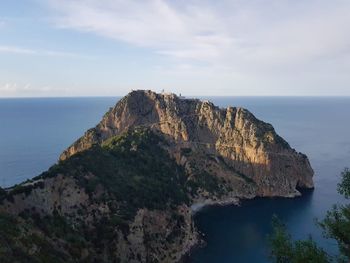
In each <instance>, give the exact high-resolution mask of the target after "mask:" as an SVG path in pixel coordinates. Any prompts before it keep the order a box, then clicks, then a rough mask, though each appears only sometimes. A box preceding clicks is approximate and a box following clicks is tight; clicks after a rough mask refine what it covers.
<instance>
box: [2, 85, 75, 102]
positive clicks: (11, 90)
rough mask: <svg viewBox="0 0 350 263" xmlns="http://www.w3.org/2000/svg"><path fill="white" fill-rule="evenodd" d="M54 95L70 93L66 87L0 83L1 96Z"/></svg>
mask: <svg viewBox="0 0 350 263" xmlns="http://www.w3.org/2000/svg"><path fill="white" fill-rule="evenodd" d="M19 94H20V96H21V97H52V96H62V95H64V94H69V91H68V90H66V89H62V88H60V89H57V88H54V87H50V86H34V85H31V84H29V83H27V84H23V83H16V82H8V83H4V84H3V85H0V98H1V97H3V98H6V97H17V96H18V95H19Z"/></svg>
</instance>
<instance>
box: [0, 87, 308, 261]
mask: <svg viewBox="0 0 350 263" xmlns="http://www.w3.org/2000/svg"><path fill="white" fill-rule="evenodd" d="M312 176H313V171H312V169H311V167H310V164H309V161H308V159H307V157H306V156H305V155H303V154H301V153H297V152H296V151H295V150H294V149H292V148H291V147H290V146H289V144H288V143H287V142H285V141H284V140H283V139H282V138H281V137H280V136H278V135H277V134H276V133H275V131H274V129H273V127H272V126H271V125H270V124H267V123H264V122H262V121H260V120H258V119H256V118H255V117H254V116H253V115H252V114H251V113H250V112H249V111H247V110H245V109H242V108H233V107H229V108H227V109H220V108H218V107H216V106H214V105H213V104H212V103H210V102H202V101H200V100H196V99H182V98H179V97H177V96H175V95H173V94H170V95H166V94H156V93H154V92H151V91H134V92H131V93H130V94H128V95H127V96H126V97H124V98H123V99H122V100H120V101H119V102H118V103H117V104H116V106H115V107H114V108H111V109H110V110H109V111H108V112H107V113H106V114H105V115H104V117H103V119H102V121H101V122H100V123H99V124H98V125H97V126H96V127H95V128H93V129H90V130H89V131H87V132H86V133H85V135H84V136H83V137H81V138H80V139H79V140H78V141H77V142H75V143H74V144H73V145H72V146H70V147H69V148H68V149H67V150H66V151H65V152H64V153H63V154H62V155H61V157H60V161H59V162H58V164H56V165H54V166H53V167H51V168H50V169H49V170H48V171H47V172H45V173H43V174H42V175H40V176H38V177H36V178H34V179H33V180H30V181H28V182H25V183H22V184H20V185H17V186H15V187H13V188H10V189H6V190H3V189H0V261H1V262H77V261H79V262H178V261H179V260H180V259H181V258H182V257H183V256H184V255H185V254H186V253H187V252H188V251H189V250H190V249H191V247H193V246H194V245H195V244H197V243H198V235H197V232H196V229H195V227H194V226H193V221H192V213H193V212H192V209H195V208H196V207H198V206H200V205H203V204H214V203H217V204H220V203H236V202H237V201H238V200H239V199H241V198H253V197H256V196H288V197H289V196H295V195H298V194H299V192H298V191H297V187H300V188H311V187H313V182H312ZM191 208H192V209H191Z"/></svg>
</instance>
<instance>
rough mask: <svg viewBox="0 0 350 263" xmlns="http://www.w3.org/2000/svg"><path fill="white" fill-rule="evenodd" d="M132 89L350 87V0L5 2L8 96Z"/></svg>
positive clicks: (338, 92)
mask: <svg viewBox="0 0 350 263" xmlns="http://www.w3.org/2000/svg"><path fill="white" fill-rule="evenodd" d="M132 89H152V90H154V91H161V90H163V89H164V90H165V91H168V92H174V93H181V94H183V95H191V96H192V95H201V96H213V95H216V96H350V1H349V0H332V1H330V0H217V1H213V0H16V1H13V0H1V1H0V97H57V96H59V97H65V96H122V95H125V94H126V93H128V92H129V91H130V90H132Z"/></svg>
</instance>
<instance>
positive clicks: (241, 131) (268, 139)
mask: <svg viewBox="0 0 350 263" xmlns="http://www.w3.org/2000/svg"><path fill="white" fill-rule="evenodd" d="M140 126H141V127H148V128H150V129H152V130H156V131H159V132H160V133H162V134H164V135H166V137H167V138H168V140H171V141H172V142H173V143H174V144H175V145H176V147H177V148H181V147H182V148H189V149H192V150H193V149H195V152H198V149H201V151H203V152H205V153H206V154H211V155H214V156H218V157H222V158H223V159H224V162H225V163H227V165H228V166H230V167H231V168H232V169H233V170H235V171H236V172H237V173H240V174H243V175H244V176H246V177H247V178H249V179H251V180H253V181H254V182H255V183H256V184H257V186H258V188H257V189H256V191H257V192H256V193H255V194H257V195H260V196H274V195H277V196H289V195H294V194H296V193H297V192H296V191H295V189H296V187H297V186H298V187H306V188H310V187H313V182H312V175H313V171H312V169H311V167H310V164H309V161H308V159H307V157H306V156H305V155H303V154H301V153H297V152H296V151H295V150H294V149H292V148H291V147H290V146H289V144H288V143H287V142H286V141H285V140H283V139H282V138H281V137H280V136H279V135H277V134H276V132H275V130H274V129H273V127H272V125H270V124H267V123H264V122H262V121H260V120H258V119H256V118H255V117H254V115H253V114H251V113H250V112H249V111H247V110H245V109H242V108H234V107H228V108H227V109H220V108H218V107H216V106H214V105H213V104H212V103H210V102H208V101H200V100H198V99H181V98H179V97H177V96H176V95H174V94H157V93H155V92H152V91H133V92H131V93H130V94H128V95H127V96H126V97H124V98H123V99H122V100H121V101H119V102H118V103H117V104H116V106H115V107H114V108H111V109H110V110H109V111H108V112H107V113H106V114H105V116H104V117H103V119H102V121H101V122H100V123H99V124H98V125H97V126H96V127H95V128H93V129H90V130H88V131H87V132H86V133H85V135H84V136H83V137H81V138H80V139H79V140H78V141H77V142H75V143H74V144H73V145H72V146H70V147H69V148H68V149H67V150H66V151H64V152H63V153H62V155H61V157H60V159H61V160H64V159H66V158H68V157H69V156H72V155H74V154H75V153H77V152H80V151H83V150H85V149H88V148H89V147H91V145H93V144H96V143H97V144H98V143H101V142H103V141H104V140H107V139H108V138H110V137H111V136H114V135H118V134H121V133H123V132H125V131H127V130H129V129H133V128H134V127H140ZM176 147H175V148H176ZM173 155H174V156H178V155H179V153H178V151H176V150H175V153H174V154H173Z"/></svg>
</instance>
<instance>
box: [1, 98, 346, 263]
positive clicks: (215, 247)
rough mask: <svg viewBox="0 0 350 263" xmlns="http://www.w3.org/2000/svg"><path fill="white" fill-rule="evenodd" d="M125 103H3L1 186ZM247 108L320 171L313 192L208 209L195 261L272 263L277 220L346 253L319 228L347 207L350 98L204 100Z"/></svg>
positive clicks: (37, 167)
mask: <svg viewBox="0 0 350 263" xmlns="http://www.w3.org/2000/svg"><path fill="white" fill-rule="evenodd" d="M119 99H120V98H118V97H96V98H90V97H89V98H21V99H12V98H11V99H0V186H1V187H9V186H12V185H14V184H18V183H20V182H22V181H25V180H27V179H30V178H32V177H34V176H36V175H39V174H40V173H41V172H43V171H45V170H47V169H48V168H49V167H50V166H51V165H53V164H54V163H55V162H57V160H58V157H59V155H60V153H61V152H62V151H63V150H64V149H65V148H66V147H67V146H69V145H70V144H71V143H73V142H74V141H75V140H76V139H77V138H79V137H80V136H81V135H83V134H84V132H85V131H86V130H87V129H88V128H91V127H94V126H95V125H96V124H97V123H98V121H99V120H100V119H101V118H102V116H103V114H104V113H105V112H106V111H107V110H108V109H109V107H112V106H114V105H115V103H116V102H117V101H118V100H119ZM202 99H208V100H210V101H212V102H213V103H214V104H216V105H218V106H221V107H227V106H239V107H244V108H247V109H248V110H250V111H251V112H252V113H253V114H254V115H255V116H256V117H257V118H259V119H262V120H264V121H266V122H269V123H271V124H272V125H273V126H274V128H275V130H276V131H277V133H278V134H279V135H281V136H282V137H283V138H284V139H286V140H287V141H288V142H289V144H290V145H291V146H292V147H293V148H295V149H296V150H297V151H300V152H303V153H305V154H306V155H307V156H308V157H309V160H310V162H311V166H312V167H313V169H314V171H315V176H314V182H315V189H314V190H313V191H306V192H303V196H302V197H299V198H294V199H288V198H257V199H253V200H246V201H245V200H243V201H242V203H241V205H240V206H225V207H208V208H204V209H203V210H201V211H200V212H198V213H197V214H196V215H195V224H196V226H197V228H198V229H199V231H200V232H201V233H202V235H203V239H204V241H205V243H206V245H205V246H202V247H199V248H197V249H195V250H193V251H192V253H191V255H190V256H189V260H188V261H189V262H193V263H249V262H252V263H265V262H271V259H270V258H269V249H268V235H269V234H270V233H271V218H272V216H273V215H277V216H278V217H279V218H280V219H281V220H282V221H283V222H284V223H285V224H286V226H287V229H288V231H289V232H290V234H291V235H292V238H293V239H296V240H297V239H305V238H309V237H310V236H312V238H313V239H314V240H315V241H316V242H317V243H318V244H320V245H321V246H322V247H323V248H324V249H325V250H326V251H327V252H328V253H329V254H331V255H336V254H337V253H338V250H337V245H336V242H335V241H334V240H329V239H325V238H324V237H323V235H322V231H321V229H320V228H319V227H318V226H317V224H315V222H316V220H317V219H322V218H323V217H324V215H325V213H326V211H327V210H329V209H330V208H331V207H332V205H333V204H336V203H344V202H345V200H344V199H343V198H342V197H341V196H340V195H339V194H338V193H337V184H338V182H339V180H340V173H341V172H342V170H343V169H344V167H347V166H350V97H205V98H204V97H203V98H202Z"/></svg>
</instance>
